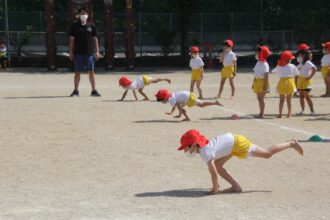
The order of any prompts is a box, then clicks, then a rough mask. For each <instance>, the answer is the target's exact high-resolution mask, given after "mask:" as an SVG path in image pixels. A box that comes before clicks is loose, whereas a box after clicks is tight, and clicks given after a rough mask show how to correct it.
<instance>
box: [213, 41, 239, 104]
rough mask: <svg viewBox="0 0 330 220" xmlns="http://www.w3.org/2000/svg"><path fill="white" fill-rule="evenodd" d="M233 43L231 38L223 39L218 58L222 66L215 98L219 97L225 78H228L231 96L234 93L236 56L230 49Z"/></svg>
mask: <svg viewBox="0 0 330 220" xmlns="http://www.w3.org/2000/svg"><path fill="white" fill-rule="evenodd" d="M233 46H234V43H233V41H232V40H225V41H224V42H223V52H221V53H220V56H219V60H220V63H222V64H223V68H222V70H221V82H220V88H219V93H218V95H217V96H216V97H215V98H216V99H218V98H221V94H222V91H223V87H224V85H225V82H226V80H227V78H229V83H230V87H231V98H233V97H234V95H235V85H234V78H235V76H236V71H237V63H236V61H237V58H236V54H235V53H234V52H233V51H232V48H233Z"/></svg>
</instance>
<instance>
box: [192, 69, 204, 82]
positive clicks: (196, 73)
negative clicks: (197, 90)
mask: <svg viewBox="0 0 330 220" xmlns="http://www.w3.org/2000/svg"><path fill="white" fill-rule="evenodd" d="M201 79H202V70H201V69H192V70H191V80H194V81H199V80H201Z"/></svg>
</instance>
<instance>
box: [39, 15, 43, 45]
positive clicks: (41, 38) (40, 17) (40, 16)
mask: <svg viewBox="0 0 330 220" xmlns="http://www.w3.org/2000/svg"><path fill="white" fill-rule="evenodd" d="M39 19H40V43H41V42H42V40H43V37H42V26H43V22H42V20H43V18H42V11H40V12H39Z"/></svg>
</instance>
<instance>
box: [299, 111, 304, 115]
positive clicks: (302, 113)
mask: <svg viewBox="0 0 330 220" xmlns="http://www.w3.org/2000/svg"><path fill="white" fill-rule="evenodd" d="M297 115H306V112H305V111H301V112H299V113H298V114H297Z"/></svg>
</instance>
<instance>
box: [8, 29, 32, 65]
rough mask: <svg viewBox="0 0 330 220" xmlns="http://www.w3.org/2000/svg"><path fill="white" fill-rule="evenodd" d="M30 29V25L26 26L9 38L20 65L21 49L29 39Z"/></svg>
mask: <svg viewBox="0 0 330 220" xmlns="http://www.w3.org/2000/svg"><path fill="white" fill-rule="evenodd" d="M32 30H33V28H32V26H26V29H25V31H24V32H17V33H16V35H14V36H13V37H12V39H11V43H12V44H13V46H14V48H15V51H16V55H17V57H18V59H19V64H20V65H21V63H22V49H23V47H24V46H26V45H27V44H28V43H29V41H30V39H31V34H32Z"/></svg>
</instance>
